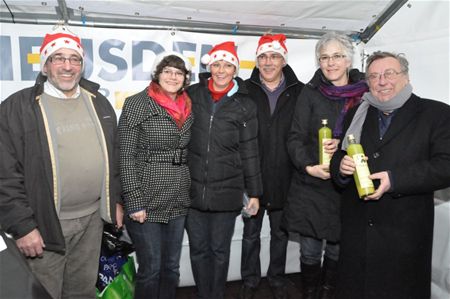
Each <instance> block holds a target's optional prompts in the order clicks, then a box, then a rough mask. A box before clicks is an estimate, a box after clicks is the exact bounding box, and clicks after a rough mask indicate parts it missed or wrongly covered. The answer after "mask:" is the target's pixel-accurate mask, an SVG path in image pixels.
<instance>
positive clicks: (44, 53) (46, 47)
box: [40, 26, 84, 71]
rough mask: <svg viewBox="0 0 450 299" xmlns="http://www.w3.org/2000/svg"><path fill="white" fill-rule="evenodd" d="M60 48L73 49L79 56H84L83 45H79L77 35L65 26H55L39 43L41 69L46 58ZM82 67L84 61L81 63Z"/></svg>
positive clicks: (79, 41)
mask: <svg viewBox="0 0 450 299" xmlns="http://www.w3.org/2000/svg"><path fill="white" fill-rule="evenodd" d="M61 48H67V49H72V50H75V51H76V52H77V53H78V54H80V56H81V58H83V57H84V50H83V46H82V45H81V40H80V38H79V37H78V36H76V35H75V34H73V33H72V32H70V31H69V30H68V29H67V28H66V27H64V26H60V27H58V28H56V29H55V30H54V31H53V32H52V33H48V34H46V35H45V37H44V41H43V42H42V45H41V50H40V53H41V71H43V69H44V68H43V67H44V64H45V62H47V59H48V58H49V57H50V55H52V54H53V53H54V52H56V51H57V50H59V49H61ZM83 68H84V63H83Z"/></svg>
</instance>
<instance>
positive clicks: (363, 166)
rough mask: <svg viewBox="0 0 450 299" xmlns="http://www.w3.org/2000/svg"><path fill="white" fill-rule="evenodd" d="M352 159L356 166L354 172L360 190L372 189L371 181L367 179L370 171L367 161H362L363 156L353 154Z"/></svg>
mask: <svg viewBox="0 0 450 299" xmlns="http://www.w3.org/2000/svg"><path fill="white" fill-rule="evenodd" d="M352 158H353V161H355V164H356V172H357V174H358V178H359V183H360V185H361V188H363V189H364V188H371V187H373V183H372V180H371V179H369V175H370V171H369V166H368V165H367V161H366V160H365V159H364V154H354V155H353V156H352Z"/></svg>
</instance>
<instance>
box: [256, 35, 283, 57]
mask: <svg viewBox="0 0 450 299" xmlns="http://www.w3.org/2000/svg"><path fill="white" fill-rule="evenodd" d="M266 52H275V53H278V54H280V55H281V56H283V58H284V61H285V62H286V63H287V54H288V52H287V50H286V49H285V48H283V47H282V46H281V44H280V42H279V41H277V40H274V41H272V42H270V43H264V44H262V45H261V46H259V47H258V50H257V51H256V57H258V56H259V55H261V54H263V53H266Z"/></svg>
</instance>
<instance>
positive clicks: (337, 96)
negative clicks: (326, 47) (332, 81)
mask: <svg viewBox="0 0 450 299" xmlns="http://www.w3.org/2000/svg"><path fill="white" fill-rule="evenodd" d="M368 90H369V88H368V86H367V84H366V81H365V80H360V81H358V82H356V83H352V84H347V85H345V86H334V85H326V84H325V83H324V82H321V83H320V85H319V91H320V93H321V94H322V95H323V96H325V97H326V98H328V99H329V100H332V101H345V104H344V107H343V108H342V110H341V112H340V113H339V116H338V118H337V120H336V124H335V126H334V129H333V136H334V137H336V138H338V137H339V136H341V134H342V124H343V122H344V117H345V114H346V113H347V111H348V110H350V109H351V108H352V107H354V106H356V105H358V104H359V103H360V102H361V97H362V96H363V94H364V93H365V92H367V91H368Z"/></svg>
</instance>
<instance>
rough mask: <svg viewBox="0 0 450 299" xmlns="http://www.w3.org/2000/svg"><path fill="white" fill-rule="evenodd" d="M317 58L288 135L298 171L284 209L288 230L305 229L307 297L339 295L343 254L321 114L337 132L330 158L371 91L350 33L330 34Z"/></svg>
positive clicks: (302, 244)
mask: <svg viewBox="0 0 450 299" xmlns="http://www.w3.org/2000/svg"><path fill="white" fill-rule="evenodd" d="M316 59H317V60H316V61H317V64H318V65H319V69H318V70H317V71H316V73H315V74H314V76H313V78H312V79H311V81H310V82H309V83H308V84H307V85H306V86H305V87H304V88H303V90H302V93H301V94H300V96H299V99H298V101H297V104H296V108H295V112H294V118H293V122H292V127H291V132H290V134H289V138H288V151H289V155H290V157H291V159H292V162H293V163H294V165H295V167H296V168H297V171H296V172H295V173H294V175H293V178H292V182H291V187H290V190H289V194H288V202H287V205H286V206H285V210H284V211H285V215H284V218H285V223H286V228H287V230H288V231H291V232H295V233H299V234H300V253H301V257H300V263H301V272H302V286H303V293H304V294H303V297H302V298H305V299H316V298H320V299H325V298H334V289H335V285H336V270H337V269H336V268H337V261H338V257H339V234H340V218H339V214H340V194H339V192H338V191H337V189H336V188H335V186H334V185H333V183H332V181H331V180H330V172H329V165H320V164H319V144H318V142H319V141H318V131H319V129H320V128H321V126H322V122H321V120H322V119H327V120H328V126H329V127H330V128H331V129H332V132H333V137H332V138H331V139H330V140H328V141H325V142H324V146H325V150H326V152H327V153H328V155H330V159H331V156H332V155H333V153H334V152H335V151H336V150H337V148H338V143H339V137H340V135H341V134H342V123H343V119H344V116H345V114H346V113H347V111H348V110H349V109H350V108H352V107H353V106H355V105H358V104H359V103H360V101H361V97H362V95H363V94H364V93H365V92H367V91H368V87H367V84H366V82H365V79H364V74H363V73H361V72H359V71H358V70H356V69H351V65H352V59H353V45H352V43H351V40H350V39H349V38H348V37H347V36H345V35H340V34H336V33H334V32H330V33H327V34H325V35H324V36H323V37H322V38H321V39H320V40H319V41H318V42H317V44H316ZM324 244H325V246H324ZM323 249H324V254H323ZM322 255H324V259H323V265H322V263H321V261H322ZM320 280H321V281H320ZM319 286H320V287H319ZM319 288H320V290H319V291H318V289H319Z"/></svg>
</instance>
